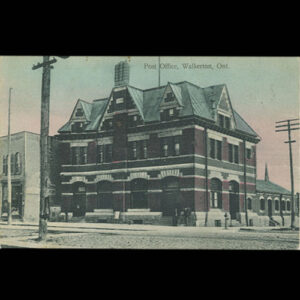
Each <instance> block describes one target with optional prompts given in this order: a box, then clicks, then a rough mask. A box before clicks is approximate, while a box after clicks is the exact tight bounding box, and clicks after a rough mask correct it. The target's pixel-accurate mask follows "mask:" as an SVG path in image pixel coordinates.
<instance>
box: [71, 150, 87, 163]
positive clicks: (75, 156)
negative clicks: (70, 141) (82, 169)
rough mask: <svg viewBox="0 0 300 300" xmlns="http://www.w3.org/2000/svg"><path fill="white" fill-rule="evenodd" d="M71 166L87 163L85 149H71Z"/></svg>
mask: <svg viewBox="0 0 300 300" xmlns="http://www.w3.org/2000/svg"><path fill="white" fill-rule="evenodd" d="M71 156H72V164H73V165H84V164H86V163H87V147H71Z"/></svg>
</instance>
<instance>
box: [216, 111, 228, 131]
mask: <svg viewBox="0 0 300 300" xmlns="http://www.w3.org/2000/svg"><path fill="white" fill-rule="evenodd" d="M218 125H219V126H220V127H221V128H226V129H230V118H229V117H226V116H224V115H222V114H218Z"/></svg>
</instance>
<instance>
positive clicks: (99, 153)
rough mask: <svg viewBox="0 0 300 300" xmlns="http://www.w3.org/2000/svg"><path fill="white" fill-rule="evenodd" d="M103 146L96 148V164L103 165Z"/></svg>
mask: <svg viewBox="0 0 300 300" xmlns="http://www.w3.org/2000/svg"><path fill="white" fill-rule="evenodd" d="M103 158H104V153H103V145H98V146H97V163H103V161H104V159H103Z"/></svg>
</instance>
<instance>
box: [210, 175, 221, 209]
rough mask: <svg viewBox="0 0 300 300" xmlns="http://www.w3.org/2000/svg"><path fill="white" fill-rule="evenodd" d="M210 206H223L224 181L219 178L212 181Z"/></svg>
mask: <svg viewBox="0 0 300 300" xmlns="http://www.w3.org/2000/svg"><path fill="white" fill-rule="evenodd" d="M210 190H211V192H210V207H212V208H222V182H221V180H219V179H217V178H212V179H211V181H210Z"/></svg>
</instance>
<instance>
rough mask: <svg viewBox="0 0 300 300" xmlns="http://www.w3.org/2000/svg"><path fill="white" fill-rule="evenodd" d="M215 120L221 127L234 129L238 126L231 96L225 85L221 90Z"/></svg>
mask: <svg viewBox="0 0 300 300" xmlns="http://www.w3.org/2000/svg"><path fill="white" fill-rule="evenodd" d="M215 120H216V122H217V124H218V125H219V126H220V127H221V128H226V129H229V130H234V129H235V128H236V123H235V118H234V114H233V109H232V105H231V101H230V97H229V94H228V90H227V88H226V86H225V85H224V86H223V88H222V90H221V94H220V98H219V101H218V103H217V105H216V115H215Z"/></svg>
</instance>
